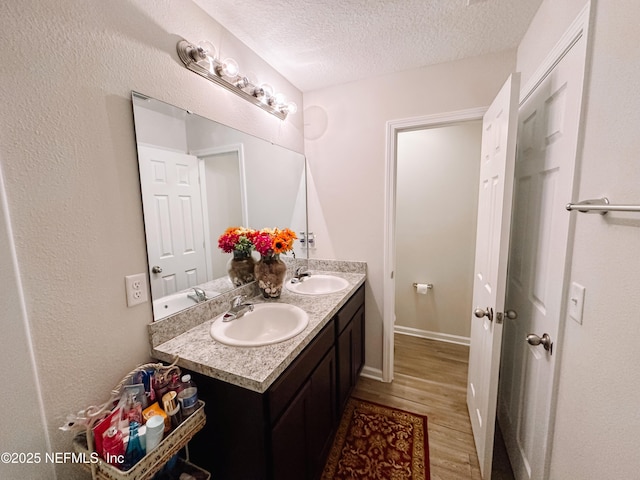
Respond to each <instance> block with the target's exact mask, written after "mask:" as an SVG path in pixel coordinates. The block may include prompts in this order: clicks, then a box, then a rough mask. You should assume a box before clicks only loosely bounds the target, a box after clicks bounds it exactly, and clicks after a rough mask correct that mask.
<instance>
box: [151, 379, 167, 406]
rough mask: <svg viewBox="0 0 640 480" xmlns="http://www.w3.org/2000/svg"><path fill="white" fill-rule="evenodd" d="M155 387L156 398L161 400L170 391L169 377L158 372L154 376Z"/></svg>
mask: <svg viewBox="0 0 640 480" xmlns="http://www.w3.org/2000/svg"><path fill="white" fill-rule="evenodd" d="M153 389H154V390H155V393H156V400H157V401H159V402H161V401H162V396H163V395H164V394H165V393H167V392H168V391H169V378H167V377H166V376H165V375H163V374H161V373H159V372H156V374H155V375H154V376H153Z"/></svg>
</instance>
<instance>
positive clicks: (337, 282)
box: [287, 275, 349, 295]
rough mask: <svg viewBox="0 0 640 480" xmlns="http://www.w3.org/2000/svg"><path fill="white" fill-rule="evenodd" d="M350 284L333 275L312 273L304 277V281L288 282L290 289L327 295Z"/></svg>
mask: <svg viewBox="0 0 640 480" xmlns="http://www.w3.org/2000/svg"><path fill="white" fill-rule="evenodd" d="M348 286H349V282H348V281H347V280H345V279H344V278H340V277H335V276H333V275H311V276H310V277H303V279H302V281H300V282H298V283H292V282H291V280H289V281H288V282H287V289H288V290H290V291H292V292H294V293H301V294H303V295H325V294H327V293H335V292H339V291H340V290H344V289H345V288H347V287H348Z"/></svg>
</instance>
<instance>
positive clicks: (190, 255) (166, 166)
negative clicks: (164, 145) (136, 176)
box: [138, 145, 206, 299]
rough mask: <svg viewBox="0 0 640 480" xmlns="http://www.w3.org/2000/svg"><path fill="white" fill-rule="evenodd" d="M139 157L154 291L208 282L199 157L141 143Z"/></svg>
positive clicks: (156, 293) (157, 295)
mask: <svg viewBox="0 0 640 480" xmlns="http://www.w3.org/2000/svg"><path fill="white" fill-rule="evenodd" d="M138 158H139V162H140V180H141V184H142V204H143V208H144V218H145V233H146V236H147V254H148V256H149V268H150V269H151V271H150V272H149V275H150V278H151V293H152V295H153V298H156V299H157V298H160V297H163V296H165V295H169V294H171V293H174V292H177V291H180V290H184V289H185V288H189V287H192V286H194V285H198V284H199V283H204V282H205V281H206V263H205V253H204V229H203V225H202V201H201V194H200V186H199V183H198V178H199V176H198V158H197V157H194V156H192V155H186V154H184V153H178V152H171V151H168V150H162V149H159V148H153V147H148V146H144V145H138ZM155 267H158V268H155ZM158 269H159V270H161V272H160V273H155V272H154V270H155V271H157V270H158Z"/></svg>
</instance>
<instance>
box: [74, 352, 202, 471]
mask: <svg viewBox="0 0 640 480" xmlns="http://www.w3.org/2000/svg"><path fill="white" fill-rule="evenodd" d="M174 365H175V363H174V364H173V365H170V366H168V367H167V366H164V365H161V364H147V365H143V366H141V367H138V368H137V369H135V370H133V371H132V372H130V373H129V374H128V375H127V376H126V377H124V378H123V379H122V381H121V382H120V383H119V384H118V385H117V386H116V387H115V388H114V389H113V391H112V400H113V399H115V398H119V396H120V394H121V391H122V387H123V385H124V384H126V383H127V382H128V381H129V380H130V379H131V378H132V377H133V375H135V373H136V372H138V371H140V370H142V369H148V368H150V367H154V368H158V369H163V370H168V369H172V368H177V367H175V366H174ZM109 405H112V401H109V402H106V403H105V404H104V405H103V406H102V407H90V408H89V409H88V410H89V411H90V412H91V415H90V417H91V421H90V422H89V423H88V424H87V427H86V431H84V432H82V433H79V434H78V435H76V436H75V438H74V439H73V448H74V450H75V451H76V452H77V453H80V454H83V456H84V458H85V459H86V463H83V464H82V465H83V466H84V467H86V468H87V469H89V470H91V474H92V476H93V478H94V479H95V480H148V479H151V478H152V477H153V476H154V475H155V474H156V473H157V472H159V471H160V470H162V468H163V467H164V465H165V464H166V463H167V462H168V461H169V460H170V459H171V458H172V457H173V456H174V455H175V454H176V453H178V452H179V451H180V450H181V449H182V448H183V447H184V446H185V445H186V444H187V443H188V442H189V440H191V439H192V438H193V436H194V435H195V434H196V433H197V432H198V431H199V430H201V429H202V427H204V424H205V422H206V416H205V413H204V402H203V401H201V400H198V408H197V409H196V410H195V412H193V413H192V414H191V415H189V416H188V417H187V418H186V419H185V420H184V421H183V422H182V423H181V424H180V425H178V426H177V427H176V428H175V429H173V430H172V431H171V432H170V433H169V434H168V435H167V436H166V437H165V438H164V439H163V440H162V441H161V442H160V443H159V444H158V446H157V447H156V448H155V449H154V450H153V451H152V452H150V453H148V454H147V455H145V456H144V457H143V458H142V460H140V461H139V462H138V463H136V464H135V465H134V466H133V467H132V468H130V469H129V470H126V471H122V470H120V469H119V468H117V467H115V466H113V465H110V464H108V463H107V462H105V461H104V460H103V459H102V458H99V457H98V456H97V455H96V453H95V451H94V448H95V446H94V444H93V436H92V433H93V432H92V427H93V424H94V421H95V420H96V419H97V418H100V417H101V416H104V414H105V412H106V411H107V409H108V406H109ZM183 463H186V464H187V465H189V466H191V467H193V468H197V469H198V471H199V472H203V473H204V474H206V476H202V475H199V476H198V478H206V479H208V478H209V477H210V475H209V474H208V472H206V471H204V470H201V469H199V468H198V467H195V466H193V465H191V464H189V463H188V462H184V461H183Z"/></svg>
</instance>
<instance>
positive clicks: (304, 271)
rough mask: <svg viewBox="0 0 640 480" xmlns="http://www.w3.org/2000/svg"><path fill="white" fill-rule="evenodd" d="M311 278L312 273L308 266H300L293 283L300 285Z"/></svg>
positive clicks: (294, 275) (292, 280) (292, 279)
mask: <svg viewBox="0 0 640 480" xmlns="http://www.w3.org/2000/svg"><path fill="white" fill-rule="evenodd" d="M310 276H311V272H309V269H308V267H307V266H306V265H300V266H299V267H298V268H296V270H295V273H294V274H293V277H292V278H291V283H300V282H301V281H302V280H304V279H305V278H307V277H310Z"/></svg>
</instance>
